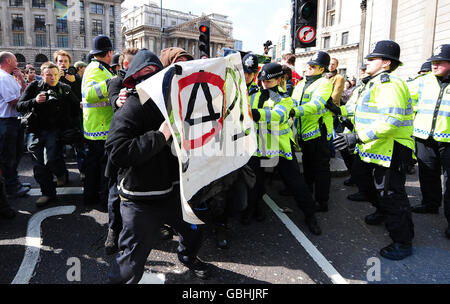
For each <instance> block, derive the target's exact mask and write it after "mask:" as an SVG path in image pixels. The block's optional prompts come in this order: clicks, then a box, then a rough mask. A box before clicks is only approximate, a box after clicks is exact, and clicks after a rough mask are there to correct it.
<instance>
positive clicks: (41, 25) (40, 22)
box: [34, 15, 45, 32]
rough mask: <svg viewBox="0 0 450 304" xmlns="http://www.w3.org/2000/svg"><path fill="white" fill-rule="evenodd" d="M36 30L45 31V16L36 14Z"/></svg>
mask: <svg viewBox="0 0 450 304" xmlns="http://www.w3.org/2000/svg"><path fill="white" fill-rule="evenodd" d="M34 31H35V32H45V16H43V15H39V16H34Z"/></svg>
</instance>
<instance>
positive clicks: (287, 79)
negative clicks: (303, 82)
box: [281, 65, 294, 96]
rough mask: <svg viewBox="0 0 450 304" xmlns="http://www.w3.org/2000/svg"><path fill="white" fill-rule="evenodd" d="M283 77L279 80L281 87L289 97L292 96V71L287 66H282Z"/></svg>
mask: <svg viewBox="0 0 450 304" xmlns="http://www.w3.org/2000/svg"><path fill="white" fill-rule="evenodd" d="M282 68H283V77H282V78H281V87H282V88H283V90H285V91H286V92H287V93H288V95H289V96H292V93H293V92H294V83H293V82H292V70H291V69H290V68H289V67H288V66H287V65H283V66H282Z"/></svg>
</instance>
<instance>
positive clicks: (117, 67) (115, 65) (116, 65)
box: [111, 54, 120, 75]
mask: <svg viewBox="0 0 450 304" xmlns="http://www.w3.org/2000/svg"><path fill="white" fill-rule="evenodd" d="M119 59H120V54H114V55H113V59H112V62H111V68H112V69H113V71H114V74H116V75H117V72H118V71H119V70H120V64H119Z"/></svg>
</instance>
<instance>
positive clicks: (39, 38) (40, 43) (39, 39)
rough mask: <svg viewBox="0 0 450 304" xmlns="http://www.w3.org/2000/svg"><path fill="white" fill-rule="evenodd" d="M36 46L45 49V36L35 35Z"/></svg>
mask: <svg viewBox="0 0 450 304" xmlns="http://www.w3.org/2000/svg"><path fill="white" fill-rule="evenodd" d="M36 46H37V47H46V46H47V35H46V34H36Z"/></svg>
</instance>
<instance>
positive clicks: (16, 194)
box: [6, 186, 30, 198]
mask: <svg viewBox="0 0 450 304" xmlns="http://www.w3.org/2000/svg"><path fill="white" fill-rule="evenodd" d="M28 191H30V188H28V187H24V186H20V187H19V189H17V191H15V192H12V193H8V192H7V193H6V196H7V197H8V198H15V197H24V196H25V195H26V194H27V193H28Z"/></svg>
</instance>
